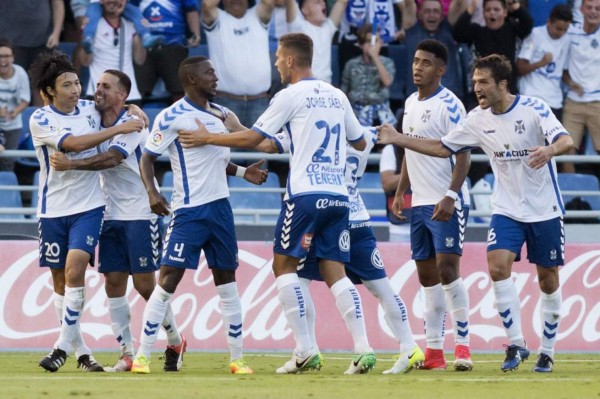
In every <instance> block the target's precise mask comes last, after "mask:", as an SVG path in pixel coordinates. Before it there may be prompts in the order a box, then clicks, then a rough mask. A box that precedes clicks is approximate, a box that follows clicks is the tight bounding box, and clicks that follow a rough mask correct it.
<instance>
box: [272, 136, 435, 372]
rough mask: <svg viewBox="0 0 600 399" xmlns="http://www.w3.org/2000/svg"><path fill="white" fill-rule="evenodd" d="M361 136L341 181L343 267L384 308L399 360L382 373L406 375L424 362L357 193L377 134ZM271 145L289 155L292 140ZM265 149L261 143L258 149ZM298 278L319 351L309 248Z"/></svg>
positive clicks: (314, 266) (315, 274)
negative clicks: (346, 245) (346, 243)
mask: <svg viewBox="0 0 600 399" xmlns="http://www.w3.org/2000/svg"><path fill="white" fill-rule="evenodd" d="M364 135H365V139H366V142H367V146H366V148H365V149H364V150H363V151H358V150H356V149H354V148H353V147H352V146H350V145H348V146H347V148H346V152H347V155H346V172H345V174H344V179H345V183H346V187H347V188H348V196H349V202H350V217H349V224H348V228H349V230H350V262H347V263H346V264H345V266H346V274H347V275H348V277H349V278H350V279H351V281H352V282H354V283H355V284H360V283H362V284H364V285H365V287H367V289H368V290H369V292H370V293H371V294H373V296H374V297H375V298H377V300H378V301H379V303H380V305H381V307H382V308H383V312H384V318H385V321H386V322H387V325H388V327H389V328H390V330H392V334H393V335H394V338H396V341H398V343H399V344H400V356H398V359H397V360H396V362H395V363H394V365H393V366H392V368H390V369H389V370H385V371H384V372H383V373H384V374H399V373H407V372H410V371H411V370H413V369H414V368H418V367H419V366H420V365H421V364H422V363H423V361H424V360H425V355H424V354H423V351H422V350H421V348H419V346H418V345H417V344H416V342H415V340H414V338H413V335H412V331H411V328H410V324H409V321H408V316H407V311H406V306H405V305H404V301H403V300H402V298H401V297H400V295H398V294H396V293H395V292H394V290H393V288H392V285H391V284H390V281H389V280H388V278H387V275H386V273H385V268H384V265H383V260H382V259H381V254H380V253H379V249H378V248H377V241H376V239H375V234H374V233H373V230H372V229H371V222H370V216H369V212H368V211H367V208H366V207H365V205H364V203H363V200H362V198H361V196H360V193H359V192H358V188H357V184H358V181H359V180H360V178H361V177H362V175H363V174H364V172H365V169H366V167H367V161H368V157H369V153H370V152H371V150H372V149H373V147H374V145H375V143H376V141H377V131H376V130H375V129H374V128H370V129H365V130H364ZM272 143H273V144H272V145H271V148H275V149H276V150H277V151H278V152H289V150H290V144H291V140H290V136H289V135H288V134H287V133H279V134H277V135H276V136H275V137H274V138H273V141H272ZM264 148H265V147H263V146H262V143H261V148H260V149H264ZM267 148H268V147H267ZM269 152H275V151H269ZM298 277H299V278H300V284H301V285H302V291H303V293H304V303H305V307H306V320H307V323H308V331H309V333H310V336H311V340H312V342H313V345H314V346H315V348H318V345H317V340H316V333H315V319H316V312H315V306H314V303H313V300H312V297H311V295H310V288H309V284H310V282H311V281H312V280H318V281H322V280H323V278H322V277H321V274H320V273H319V262H318V259H317V258H316V256H315V253H314V249H312V248H311V250H310V251H309V253H308V255H307V257H306V258H305V259H302V260H301V261H300V266H299V268H298ZM353 332H354V331H353V330H352V329H350V333H351V334H352V335H354V334H353ZM353 338H354V336H353ZM355 341H356V340H355ZM317 350H318V349H317ZM356 372H360V370H357V368H356V366H355V365H354V363H350V367H349V368H348V370H346V373H345V374H355V373H356Z"/></svg>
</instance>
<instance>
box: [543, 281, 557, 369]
mask: <svg viewBox="0 0 600 399" xmlns="http://www.w3.org/2000/svg"><path fill="white" fill-rule="evenodd" d="M561 305H562V292H561V289H560V287H559V288H558V289H557V290H556V291H554V292H553V293H552V294H544V293H543V292H542V293H541V306H540V313H541V316H542V344H541V346H540V353H545V354H546V355H548V356H550V357H551V358H552V359H554V344H555V343H556V338H557V335H558V324H559V322H560V316H561V314H560V307H561Z"/></svg>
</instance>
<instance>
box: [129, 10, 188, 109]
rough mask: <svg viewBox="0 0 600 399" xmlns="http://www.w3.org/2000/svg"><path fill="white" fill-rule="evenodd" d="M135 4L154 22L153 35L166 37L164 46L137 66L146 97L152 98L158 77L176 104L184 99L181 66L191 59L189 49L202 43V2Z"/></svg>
mask: <svg viewBox="0 0 600 399" xmlns="http://www.w3.org/2000/svg"><path fill="white" fill-rule="evenodd" d="M131 3H132V4H133V5H139V7H140V10H141V11H142V15H143V16H144V18H146V19H147V20H148V21H149V22H150V32H151V33H152V34H154V35H161V36H163V37H164V39H163V40H162V42H161V43H160V44H158V45H157V46H155V47H152V48H151V49H150V50H149V51H148V56H147V58H146V62H144V64H143V65H140V66H139V67H138V66H137V65H134V69H135V78H136V80H137V85H138V87H139V89H140V92H141V94H142V97H143V98H144V100H146V99H148V98H149V97H150V96H151V95H152V90H153V89H154V85H155V84H156V82H157V81H158V78H161V79H162V80H163V81H164V83H165V88H166V89H167V91H168V92H169V95H170V96H171V98H170V100H171V102H175V101H177V100H178V99H180V98H181V97H183V87H182V86H181V83H180V81H179V76H178V68H179V64H181V62H182V61H183V60H184V59H186V57H187V56H188V47H196V46H198V44H200V13H199V9H198V3H197V2H196V0H162V1H160V2H156V1H153V0H131ZM188 33H189V36H188Z"/></svg>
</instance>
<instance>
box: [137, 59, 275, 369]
mask: <svg viewBox="0 0 600 399" xmlns="http://www.w3.org/2000/svg"><path fill="white" fill-rule="evenodd" d="M179 79H180V81H181V83H182V85H183V88H184V91H185V97H184V98H182V99H181V100H179V101H177V102H175V103H174V104H173V105H172V106H170V107H168V108H166V109H164V110H163V111H162V112H161V113H160V114H159V115H158V117H157V118H156V121H155V123H154V126H153V130H152V133H151V134H150V138H149V139H148V141H147V142H146V147H145V150H144V153H143V155H142V158H141V163H140V171H141V176H142V180H143V181H144V185H145V186H146V190H147V192H148V197H149V201H150V207H151V209H152V212H154V213H155V214H157V215H162V216H166V215H168V214H169V204H168V203H167V201H166V200H165V198H164V197H163V196H162V195H161V194H160V193H159V192H158V190H157V188H156V186H155V183H154V161H155V160H156V158H157V157H158V156H159V155H160V154H161V153H163V152H164V151H165V150H168V152H169V157H170V160H171V167H172V169H173V172H174V191H173V197H172V203H171V206H172V209H173V216H172V219H171V222H170V224H169V228H168V230H167V234H166V237H165V242H164V248H163V253H162V260H161V267H160V275H159V281H158V284H157V285H156V287H155V288H154V291H153V292H152V295H151V296H150V299H149V300H148V303H147V304H146V309H145V311H144V322H143V328H142V334H141V338H140V347H139V349H138V352H137V354H136V357H135V359H134V361H133V365H132V367H131V371H132V372H134V373H149V372H150V351H151V349H152V345H153V344H154V342H155V341H156V337H157V335H158V326H159V325H160V324H161V323H162V322H163V320H164V318H165V314H166V312H167V309H168V306H169V303H170V302H171V298H172V296H173V293H174V292H175V289H176V288H177V285H178V284H179V282H180V281H181V279H182V278H183V275H184V273H185V271H186V269H197V268H198V261H199V258H200V251H204V254H205V256H206V261H207V263H208V267H209V268H210V269H211V270H212V275H213V278H214V282H215V285H216V288H217V293H218V295H219V298H220V308H221V314H222V316H223V324H224V325H225V329H226V336H227V343H228V346H229V350H230V365H229V367H230V370H231V372H232V373H234V374H252V373H253V371H252V369H251V368H250V367H249V366H248V365H247V364H246V362H245V361H244V358H243V356H242V341H243V338H242V337H243V336H242V307H241V303H240V297H239V294H238V289H237V283H236V281H235V270H236V269H237V266H238V259H237V242H236V237H235V226H234V223H233V212H232V210H231V205H230V204H229V201H228V199H227V198H228V197H229V189H228V187H227V176H226V173H227V174H228V175H236V176H238V177H244V178H245V179H246V180H248V181H251V182H253V183H255V184H262V183H263V182H264V181H265V180H266V177H267V172H266V171H263V170H260V169H259V168H258V167H259V166H260V165H261V164H262V162H257V163H255V164H253V165H251V166H249V167H248V168H243V167H240V166H237V165H234V164H232V163H229V156H230V155H229V149H228V148H221V147H215V146H205V147H201V148H191V149H187V148H182V146H181V143H180V142H179V141H178V140H177V137H178V136H177V132H178V131H180V130H185V129H191V128H194V127H195V126H196V124H195V120H196V118H197V119H199V120H201V121H202V122H203V123H204V124H206V125H207V126H210V129H211V130H212V131H215V132H223V131H225V130H226V129H225V125H224V124H223V121H224V119H225V116H226V115H227V113H228V112H230V111H229V110H228V109H226V108H223V107H221V106H219V105H216V104H214V103H212V102H210V99H212V98H213V97H214V96H215V94H216V88H217V81H218V78H217V75H216V73H215V68H214V66H213V64H212V62H211V61H210V60H209V59H208V58H206V57H190V58H186V59H185V60H184V61H183V62H182V63H181V65H180V66H179ZM182 356H183V351H181V352H180V354H179V360H178V367H177V369H179V367H180V366H181V360H182Z"/></svg>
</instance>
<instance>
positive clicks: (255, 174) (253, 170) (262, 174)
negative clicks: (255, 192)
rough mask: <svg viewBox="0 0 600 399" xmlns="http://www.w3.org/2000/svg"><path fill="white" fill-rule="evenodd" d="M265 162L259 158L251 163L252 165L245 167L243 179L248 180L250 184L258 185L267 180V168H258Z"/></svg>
mask: <svg viewBox="0 0 600 399" xmlns="http://www.w3.org/2000/svg"><path fill="white" fill-rule="evenodd" d="M264 163H265V160H264V159H261V160H260V161H258V162H255V163H253V164H252V165H250V166H248V167H247V168H246V173H244V179H246V180H247V181H249V182H250V183H252V184H256V185H260V184H263V183H264V182H266V181H267V177H268V176H269V170H268V169H260V167H261V166H262V165H263V164H264Z"/></svg>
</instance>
